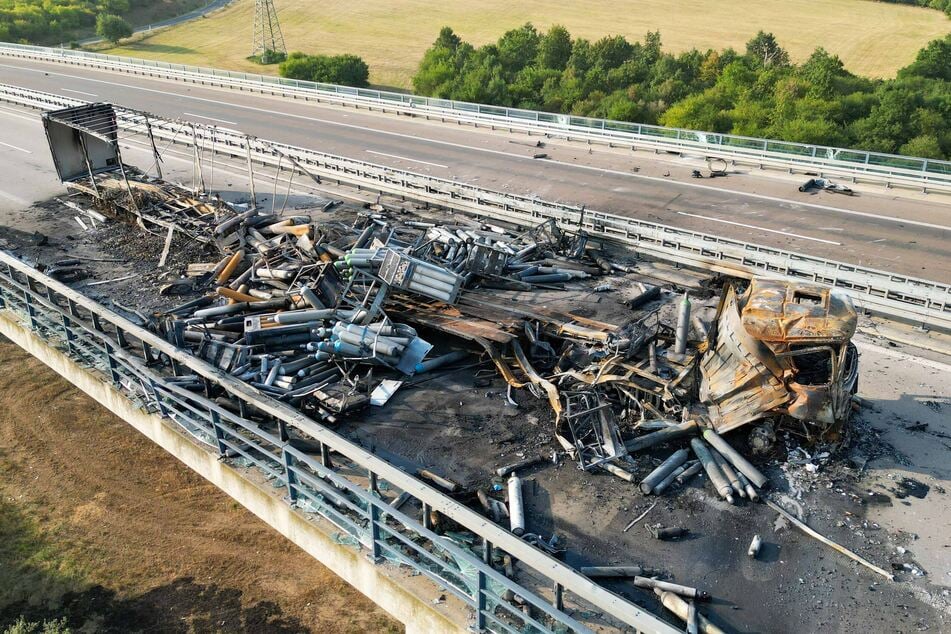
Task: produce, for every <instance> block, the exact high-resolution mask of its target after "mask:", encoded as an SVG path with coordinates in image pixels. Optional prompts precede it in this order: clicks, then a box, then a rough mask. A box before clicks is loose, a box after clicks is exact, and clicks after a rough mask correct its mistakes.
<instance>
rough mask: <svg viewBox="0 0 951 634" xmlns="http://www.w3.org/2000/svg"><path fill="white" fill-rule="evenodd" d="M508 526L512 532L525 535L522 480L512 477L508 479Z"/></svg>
mask: <svg viewBox="0 0 951 634" xmlns="http://www.w3.org/2000/svg"><path fill="white" fill-rule="evenodd" d="M509 525H510V527H511V529H512V532H513V533H515V534H516V535H519V536H521V535H522V534H524V533H525V507H524V506H523V505H522V480H521V478H519V477H518V476H515V475H513V476H512V477H511V478H509Z"/></svg>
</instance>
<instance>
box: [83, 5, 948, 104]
mask: <svg viewBox="0 0 951 634" xmlns="http://www.w3.org/2000/svg"><path fill="white" fill-rule="evenodd" d="M277 9H278V15H279V17H280V21H281V29H282V31H283V32H284V40H285V42H286V43H287V46H288V50H289V51H304V52H307V53H310V54H320V55H342V54H348V53H352V54H355V55H359V56H360V57H362V58H363V59H364V60H365V61H366V62H367V64H369V66H370V78H369V81H370V83H371V84H373V85H375V86H379V87H384V88H398V89H408V88H410V87H411V86H412V77H413V75H414V73H415V72H416V67H417V66H418V65H419V60H420V59H422V57H423V53H425V52H426V49H427V48H428V47H429V45H430V44H431V43H432V41H433V39H435V37H436V35H437V34H438V33H439V29H440V28H441V27H442V26H444V25H447V24H448V25H451V26H452V27H453V30H455V32H456V33H457V34H459V35H460V36H461V37H462V39H464V40H465V41H467V42H470V43H472V44H473V45H474V46H477V47H478V46H482V45H483V44H488V43H491V42H494V41H496V40H497V39H498V37H499V35H500V34H502V33H504V32H505V31H508V30H510V29H513V28H516V27H518V26H520V25H522V24H525V23H526V22H531V23H533V24H534V25H535V26H536V27H538V28H539V29H540V30H542V31H547V30H548V29H549V28H550V27H551V26H552V25H555V24H562V25H564V26H565V27H566V28H567V29H568V30H569V31H570V32H571V34H572V36H574V37H580V38H585V39H588V40H591V41H592V42H593V41H596V40H598V39H600V38H601V37H603V36H604V35H623V36H624V37H626V38H627V39H628V40H629V41H632V42H633V41H634V40H637V39H640V38H642V37H643V35H644V33H646V32H647V31H649V30H650V31H660V33H661V34H662V35H663V38H664V50H665V51H667V52H670V53H675V54H678V53H681V52H685V51H689V50H691V49H693V48H697V49H699V50H707V49H708V48H712V49H715V50H720V49H724V48H730V47H732V48H734V49H736V50H742V49H743V46H744V45H745V43H746V42H747V41H748V40H749V39H750V38H751V37H753V36H754V35H755V34H756V32H757V31H759V30H760V29H764V30H767V31H771V32H772V33H774V34H775V35H776V38H777V39H778V40H779V41H780V42H782V45H783V48H784V49H786V50H787V51H788V52H789V56H790V58H791V61H793V62H795V63H797V64H799V63H802V62H804V61H805V60H806V59H807V58H808V57H809V55H810V54H811V53H812V51H814V50H815V48H816V47H817V46H824V47H825V48H826V50H828V51H829V52H830V53H832V54H834V55H838V56H839V57H840V58H841V59H842V61H843V62H844V63H845V67H846V68H847V69H849V70H850V71H851V72H853V73H855V74H856V75H860V76H867V77H876V78H891V77H894V76H895V74H896V72H897V71H898V69H899V68H902V67H903V66H907V65H908V64H909V63H910V62H911V61H912V60H913V59H914V57H915V53H916V52H917V51H918V50H919V49H921V47H922V46H924V45H925V44H926V43H928V42H929V41H931V40H933V39H936V38H939V37H942V36H944V35H946V34H947V33H948V32H949V31H951V21H949V20H948V18H947V17H946V16H945V15H944V14H943V13H941V12H940V11H935V10H932V9H927V8H920V7H917V6H911V5H905V4H892V3H887V2H875V1H873V0H822V2H821V3H816V2H815V1H814V0H756V2H750V1H749V0H717V1H716V2H713V3H711V2H709V1H708V0H679V1H678V2H671V1H670V0H585V2H578V1H577V0H519V2H511V1H510V0H480V1H479V2H440V1H438V0H364V1H363V2H352V0H323V1H322V2H320V3H315V2H313V0H279V2H277ZM253 22H254V1H253V0H235V1H234V2H232V3H231V4H229V5H228V6H227V7H225V8H223V9H221V10H220V11H216V12H215V13H214V14H213V15H210V16H209V17H208V18H207V19H204V20H196V21H193V22H189V23H185V24H180V25H177V26H175V27H172V28H169V29H163V30H161V31H157V32H155V33H154V34H152V35H150V36H148V37H145V38H139V37H133V38H132V41H131V42H123V45H122V46H121V47H113V48H111V49H109V50H102V51H101V52H104V53H111V54H114V55H128V56H131V57H146V58H149V59H158V60H162V61H166V62H172V63H176V64H192V65H195V66H204V67H211V68H224V69H228V70H237V71H245V72H250V73H261V72H265V73H268V72H270V73H273V74H277V68H276V66H274V67H262V66H260V65H258V64H255V63H254V62H252V61H249V60H248V59H246V58H247V55H248V53H249V52H250V48H251V30H252V24H253Z"/></svg>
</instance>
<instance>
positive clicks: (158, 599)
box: [0, 338, 403, 634]
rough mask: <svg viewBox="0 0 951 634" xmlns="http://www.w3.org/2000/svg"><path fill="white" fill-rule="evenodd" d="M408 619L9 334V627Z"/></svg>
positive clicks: (2, 415)
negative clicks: (19, 623)
mask: <svg viewBox="0 0 951 634" xmlns="http://www.w3.org/2000/svg"><path fill="white" fill-rule="evenodd" d="M20 616H23V617H24V618H25V619H26V620H27V621H28V622H38V623H39V622H43V621H47V620H58V619H61V618H64V619H65V620H66V625H67V626H68V627H70V628H71V630H72V631H73V632H76V633H78V632H104V633H112V632H268V633H272V632H273V633H276V634H300V633H302V632H320V633H325V632H326V633H331V634H351V633H352V634H358V633H363V632H381V633H384V634H396V633H397V632H401V631H402V630H403V628H402V627H401V626H400V624H399V623H396V622H394V621H393V620H392V619H390V618H389V617H388V616H387V615H386V614H385V613H384V612H383V611H382V610H380V609H379V608H378V607H377V606H375V605H374V604H373V603H372V602H371V601H370V600H369V599H367V598H366V597H364V596H363V595H361V594H360V593H359V592H357V590H355V589H354V588H352V587H351V586H349V585H347V584H346V583H345V582H344V581H343V580H342V579H340V578H339V577H337V576H336V575H334V574H333V573H332V572H331V571H330V570H328V569H327V568H325V567H324V566H323V565H321V564H320V563H318V562H317V561H315V560H314V559H312V558H311V557H310V556H308V555H307V554H306V553H304V552H303V551H301V550H300V549H298V548H297V547H296V546H294V545H293V544H291V543H290V542H289V541H287V540H286V539H285V538H284V537H282V536H281V535H280V534H279V533H277V532H275V531H273V530H272V529H271V528H270V527H269V526H267V525H266V524H264V523H263V522H261V521H260V520H259V519H257V518H256V517H255V516H254V515H252V514H251V513H250V512H249V511H247V510H245V509H244V508H243V507H241V506H239V505H238V504H237V503H235V502H233V501H232V500H231V498H229V497H228V496H227V495H225V494H224V493H223V492H222V491H220V490H218V489H217V488H215V486H214V485H212V484H210V483H208V482H207V481H206V480H204V479H202V478H201V477H200V476H199V475H198V474H196V473H194V472H193V471H191V470H189V469H188V468H187V467H185V466H184V465H182V464H181V463H180V462H178V461H177V460H176V459H175V458H173V457H172V456H170V455H169V454H167V453H165V452H164V451H163V450H162V449H161V448H159V447H158V446H157V445H154V444H152V443H151V442H150V441H149V440H148V439H147V438H145V437H144V436H142V435H141V434H139V433H138V432H137V431H135V429H133V428H132V427H130V426H129V425H127V424H126V423H124V422H123V421H121V420H120V419H118V418H117V417H115V416H113V415H112V414H110V413H109V412H108V411H107V410H105V409H104V408H102V407H100V406H99V405H97V404H96V403H95V402H94V401H92V399H90V398H89V397H88V396H86V395H85V394H83V393H82V392H80V391H79V390H78V389H77V388H75V387H73V386H72V385H71V384H69V383H68V382H66V381H65V380H64V379H62V378H60V377H59V375H57V374H55V373H54V372H53V371H52V370H50V369H49V368H47V367H46V366H45V365H43V363H41V362H40V361H39V360H37V359H36V358H34V357H32V356H30V355H29V354H27V353H26V352H24V351H23V350H21V349H20V348H18V347H17V346H15V345H14V344H12V343H9V342H7V341H6V340H5V339H2V338H0V632H3V631H5V630H6V628H7V627H10V626H11V625H12V624H13V623H14V622H15V621H16V620H17V618H18V617H20Z"/></svg>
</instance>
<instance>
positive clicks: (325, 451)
mask: <svg viewBox="0 0 951 634" xmlns="http://www.w3.org/2000/svg"><path fill="white" fill-rule="evenodd" d="M320 464H322V465H323V466H325V467H326V468H328V469H333V468H334V463H333V461H332V460H331V459H330V447H328V446H327V445H326V443H320Z"/></svg>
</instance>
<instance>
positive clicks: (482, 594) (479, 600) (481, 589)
mask: <svg viewBox="0 0 951 634" xmlns="http://www.w3.org/2000/svg"><path fill="white" fill-rule="evenodd" d="M477 576H478V583H477V584H476V596H475V610H476V624H475V629H476V631H477V632H482V631H484V630H485V628H486V620H485V611H486V608H487V607H488V601H487V600H486V590H487V589H488V585H489V584H488V583H487V579H486V578H485V573H484V572H483V571H482V570H479V572H478V575H477Z"/></svg>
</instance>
